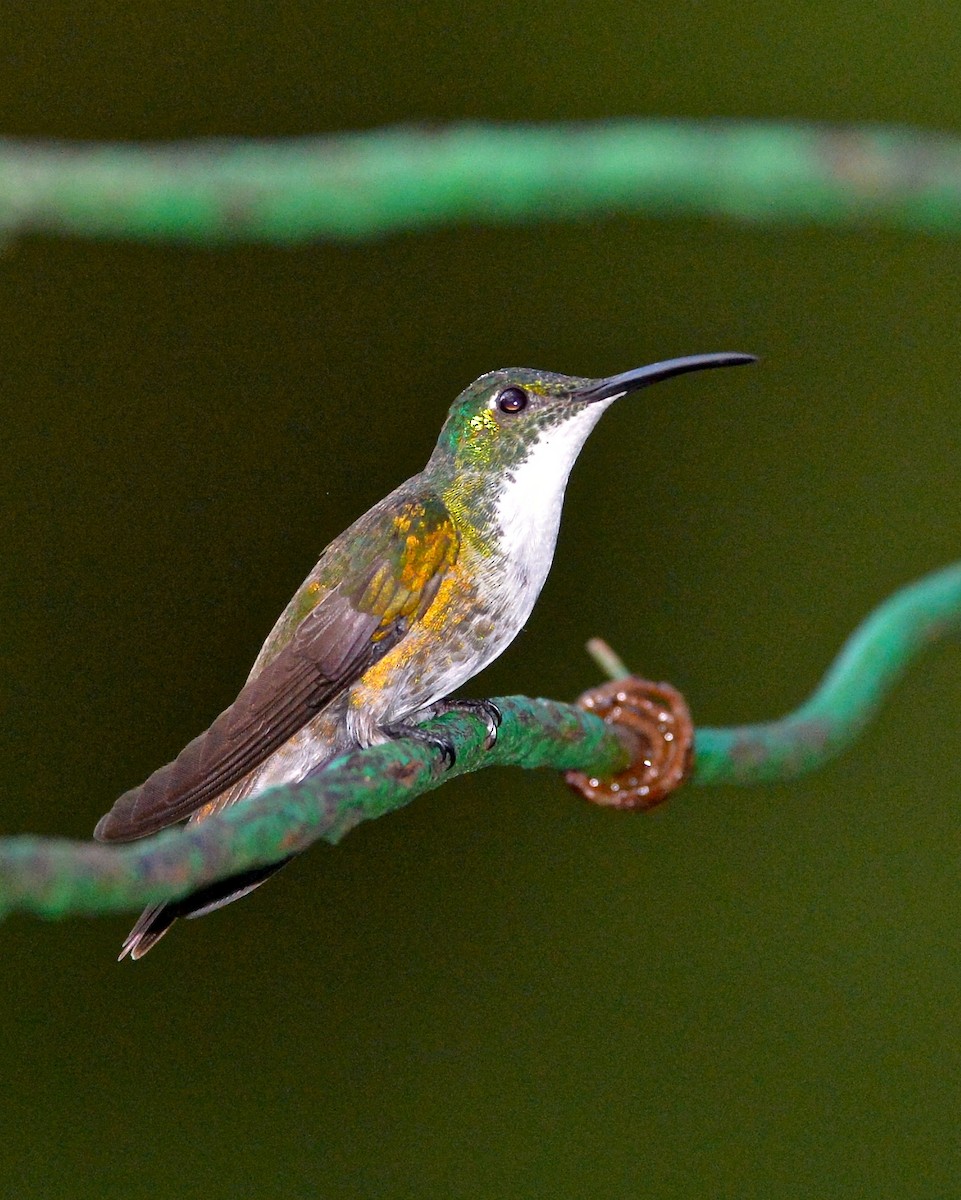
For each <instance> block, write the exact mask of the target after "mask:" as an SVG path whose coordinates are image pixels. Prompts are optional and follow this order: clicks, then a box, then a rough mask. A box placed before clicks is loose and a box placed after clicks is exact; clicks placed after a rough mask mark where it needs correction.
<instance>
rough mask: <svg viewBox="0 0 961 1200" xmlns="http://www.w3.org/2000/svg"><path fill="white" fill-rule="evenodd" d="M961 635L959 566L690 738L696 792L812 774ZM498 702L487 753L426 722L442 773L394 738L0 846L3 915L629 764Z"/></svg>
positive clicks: (539, 716) (130, 895)
mask: <svg viewBox="0 0 961 1200" xmlns="http://www.w3.org/2000/svg"><path fill="white" fill-rule="evenodd" d="M959 630H961V563H959V564H956V565H954V566H951V567H948V568H946V569H944V570H942V571H938V572H935V573H934V574H932V575H928V576H926V577H925V578H924V579H921V580H919V581H918V582H916V583H914V584H911V585H910V586H909V587H906V588H904V589H903V590H902V591H900V592H897V593H895V594H894V595H893V596H892V597H890V598H889V599H888V600H886V601H885V602H884V603H883V604H881V605H880V606H879V607H878V608H877V609H876V610H875V611H874V612H873V613H872V614H871V615H870V616H869V617H868V618H867V620H866V621H864V623H863V624H862V625H861V626H860V627H859V628H858V629H857V630H856V631H855V632H854V634H853V635H852V636H851V637H850V638H849V639H848V642H847V644H846V645H845V646H844V647H843V649H842V650H841V653H840V654H839V655H838V657H837V659H836V660H835V662H834V664H833V666H832V667H831V669H830V670H829V671H828V673H827V675H826V676H825V678H824V680H823V682H822V683H821V685H820V686H819V687H818V688H817V690H816V691H815V693H814V694H813V696H811V698H810V699H809V700H807V701H806V702H805V703H804V704H802V705H801V707H800V708H798V709H797V710H796V711H795V712H793V713H791V714H789V715H788V716H786V717H784V718H782V719H781V720H779V721H772V722H768V723H765V724H759V725H747V726H740V727H736V728H732V729H701V730H698V731H696V734H695V742H694V746H695V751H694V775H693V780H694V782H695V783H700V784H724V783H733V784H747V783H771V782H775V781H781V780H786V779H793V778H795V777H796V776H798V775H800V774H802V773H804V772H806V771H812V770H815V769H816V768H818V767H821V766H823V765H824V764H825V763H826V762H828V761H829V760H830V759H831V758H832V757H834V756H835V755H836V754H838V753H840V751H841V750H843V749H844V748H845V747H846V746H848V745H849V744H850V743H851V742H852V741H854V739H855V738H856V737H857V736H858V734H860V733H861V731H862V730H863V729H864V727H865V726H866V724H867V723H868V721H869V720H870V719H871V717H872V716H873V715H874V713H875V712H876V710H877V708H878V706H879V704H880V703H881V701H882V699H883V698H884V696H885V695H886V694H887V693H888V692H889V691H890V690H891V688H892V687H893V686H894V684H895V683H896V682H897V680H898V679H899V678H900V676H901V675H902V674H903V672H904V671H905V670H906V669H907V667H908V666H909V665H910V664H911V663H912V662H913V661H914V659H915V658H916V657H917V656H918V654H919V653H920V651H921V650H923V649H924V648H925V647H926V646H929V645H933V644H934V643H936V642H938V641H941V640H944V639H945V638H947V637H950V636H954V635H955V634H956V633H957V632H958V631H959ZM615 665H616V664H615ZM495 703H496V704H497V705H498V706H499V707H500V709H501V712H502V714H503V718H504V719H503V723H502V725H501V728H500V733H499V736H498V739H497V743H496V745H495V746H494V747H493V748H492V749H491V750H485V749H484V739H485V736H486V729H485V727H484V725H483V722H481V721H480V720H478V719H477V718H476V717H472V716H466V715H463V714H456V713H451V714H448V715H447V716H444V717H439V718H437V721H436V724H437V725H438V727H440V728H443V730H444V733H445V734H446V735H447V736H448V737H450V738H451V740H452V742H453V744H454V746H455V748H456V751H457V761H456V763H455V765H454V766H453V767H452V768H451V769H450V770H443V769H438V760H437V755H436V752H434V751H432V750H429V749H426V748H425V747H424V746H423V745H421V744H420V743H418V742H412V741H397V742H393V743H391V744H389V745H386V746H377V747H373V748H372V749H369V750H358V751H356V752H355V753H353V754H351V755H349V756H347V757H345V758H343V759H340V760H339V761H338V762H337V763H334V764H331V766H330V767H329V768H328V769H327V770H326V771H325V772H323V773H322V774H321V775H320V776H318V777H317V778H316V779H314V780H312V781H311V782H310V783H309V784H306V783H305V784H295V785H293V786H291V787H283V788H275V789H273V790H271V791H268V792H263V793H261V794H260V795H258V796H255V797H253V798H252V799H250V800H247V801H245V802H244V803H243V804H239V805H237V806H236V807H234V808H231V809H228V810H227V811H225V812H223V813H220V814H218V815H217V816H214V817H211V818H210V819H209V820H207V821H204V822H203V823H201V824H195V825H187V826H181V827H179V828H176V829H172V830H168V831H166V832H164V833H160V834H157V835H156V836H155V837H152V838H146V839H144V840H143V841H141V842H134V843H131V844H129V845H125V846H104V845H99V844H96V843H92V842H72V841H64V840H59V839H55V838H38V837H30V836H24V837H11V838H4V839H0V912H9V911H13V910H16V909H21V910H24V911H28V912H33V913H38V914H40V915H43V916H47V917H62V916H66V915H69V914H72V913H86V914H95V913H107V912H116V911H120V910H124V909H133V908H139V907H141V906H142V905H143V904H145V903H149V902H153V901H157V900H162V899H167V898H170V897H174V896H181V895H184V894H186V893H187V892H189V891H192V890H193V889H194V888H195V887H197V886H199V885H201V884H204V883H208V882H210V881H211V880H213V879H217V878H220V877H222V876H225V875H229V874H233V873H234V872H236V871H240V870H244V869H246V868H248V867H251V866H256V865H259V864H262V863H267V862H271V861H276V860H277V859H278V858H281V857H283V856H285V855H288V854H291V853H293V852H294V851H297V850H302V849H304V848H306V847H307V846H309V845H310V844H311V843H313V842H315V841H318V840H321V839H323V840H325V841H329V842H337V841H339V840H340V838H342V837H343V836H344V834H346V833H347V832H349V830H351V829H352V828H353V827H354V826H355V825H358V824H359V823H360V822H361V821H365V820H372V819H373V818H375V817H380V816H384V815H385V814H386V813H389V812H393V811H394V810H396V809H398V808H401V807H403V806H404V805H406V804H408V803H409V802H410V801H411V800H413V799H414V798H415V797H416V796H418V795H420V794H421V793H423V792H426V791H430V790H432V789H433V788H436V787H438V786H440V784H441V783H443V782H445V781H446V780H447V779H450V778H453V777H455V776H457V775H462V774H465V773H467V772H469V771H475V770H479V769H480V768H482V767H486V766H520V767H551V768H554V769H557V770H564V769H569V768H579V769H582V770H585V771H589V772H592V773H594V774H598V775H604V774H607V773H609V772H611V771H616V770H619V769H621V768H622V767H624V766H625V765H626V757H627V756H626V752H625V749H624V746H623V745H622V743H621V742H620V741H619V739H618V737H617V735H616V734H615V733H614V732H613V730H612V729H611V727H610V726H607V725H605V724H603V723H602V722H601V721H600V719H599V718H598V717H596V716H594V715H592V714H591V713H587V712H584V711H582V710H581V709H579V708H576V707H574V706H572V705H566V704H559V703H555V702H553V701H550V700H528V699H526V698H524V697H521V696H514V697H509V698H507V699H499V700H497V701H495ZM621 819H623V820H628V819H630V818H629V816H628V815H627V814H624V815H623V816H622V817H621Z"/></svg>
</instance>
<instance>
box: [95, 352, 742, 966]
mask: <svg viewBox="0 0 961 1200" xmlns="http://www.w3.org/2000/svg"><path fill="white" fill-rule="evenodd" d="M754 361H756V360H755V358H754V357H753V356H752V355H749V354H736V353H720V354H698V355H690V356H688V357H684V358H673V359H669V360H667V361H665V362H658V363H654V364H653V365H651V366H646V367H640V368H637V369H635V370H632V371H626V372H624V373H623V374H620V375H612V376H610V377H609V378H606V379H588V378H582V377H579V376H571V375H560V374H555V373H552V372H547V371H537V370H532V369H529V368H509V369H505V370H499V371H491V372H489V373H488V374H486V375H482V376H481V377H480V378H479V379H477V380H475V382H474V383H472V384H471V385H470V386H469V387H468V388H467V389H466V390H465V391H463V392H462V393H461V394H460V395H459V396H458V397H457V399H456V400H455V401H454V403H453V405H452V406H451V409H450V411H449V413H448V415H447V419H446V421H445V422H444V425H443V428H442V429H441V432H440V436H439V438H438V441H437V445H436V447H435V448H434V451H433V453H432V454H431V456H430V460H429V461H428V463H427V466H426V467H425V468H424V470H423V471H421V472H420V474H418V475H414V476H413V477H412V478H411V479H408V480H407V482H406V483H402V484H401V485H400V487H398V488H397V489H396V490H395V491H393V492H391V493H390V495H389V496H387V497H386V498H385V499H383V500H381V501H380V502H379V503H378V504H375V505H374V507H373V508H371V509H370V511H369V512H367V513H365V514H364V515H363V516H362V517H360V518H359V519H358V520H357V521H355V522H354V523H353V525H351V526H350V528H349V529H347V530H346V531H345V532H344V533H342V534H341V535H340V536H339V537H337V538H335V539H334V541H332V542H331V543H330V545H329V546H328V547H327V548H326V550H324V552H323V553H322V554H321V556H320V561H319V562H318V563H317V565H316V566H315V567H314V569H313V570H312V571H311V572H310V574H309V575H308V576H307V578H306V579H305V580H304V582H303V583H302V584H301V586H300V587H299V588H298V590H297V591H296V592H295V594H294V596H293V599H292V600H291V601H290V603H289V604H288V605H287V607H286V609H285V610H284V611H283V613H282V614H281V616H280V618H279V619H278V621H277V623H276V624H275V625H274V628H273V630H272V631H271V633H270V636H269V637H268V638H267V640H266V642H265V643H264V646H263V649H262V650H261V651H260V654H259V655H258V656H257V659H256V661H255V663H254V665H253V668H252V670H251V672H250V675H249V677H248V679H247V682H246V684H245V685H244V686H243V688H242V689H241V691H240V693H239V695H238V696H237V698H236V700H235V701H234V702H233V703H232V704H231V705H230V706H229V708H227V709H225V711H224V712H222V713H221V714H220V716H219V717H217V718H216V720H215V721H214V722H213V724H212V725H211V726H210V728H209V729H207V731H206V732H205V733H202V734H200V736H199V737H196V738H194V740H193V741H192V742H190V743H189V744H188V745H187V746H186V747H185V748H184V749H183V750H182V751H181V752H180V754H179V755H178V756H177V757H176V758H175V759H174V760H173V761H172V762H170V763H168V764H167V765H166V766H163V767H161V768H160V769H159V770H157V771H155V772H154V773H153V774H152V775H151V776H150V777H149V778H148V779H147V780H146V781H145V782H144V783H142V784H141V785H140V786H139V787H136V788H133V789H132V790H130V791H128V792H125V793H124V794H123V795H122V796H120V798H119V799H118V800H117V801H116V803H115V804H114V805H113V807H112V808H111V809H110V811H109V812H108V813H107V814H106V815H105V816H104V817H103V818H101V820H100V821H99V823H98V824H97V827H96V829H95V831H94V836H95V837H96V838H97V839H98V840H99V841H102V842H129V841H133V840H135V839H137V838H141V837H146V836H148V835H150V834H153V833H156V832H157V831H158V830H161V829H164V828H166V827H167V826H169V825H173V824H176V823H178V822H181V821H184V820H186V821H189V822H194V821H203V820H205V819H206V818H208V817H210V816H212V815H213V814H214V813H217V812H220V811H221V810H222V809H225V808H227V807H228V806H229V805H232V804H239V803H243V802H244V801H245V800H248V799H249V798H250V797H252V796H255V795H257V794H258V793H259V792H262V791H264V790H265V789H267V788H271V787H277V786H279V785H282V784H287V783H295V782H299V781H302V780H305V779H308V778H310V777H311V776H314V775H316V774H317V773H318V772H319V771H321V770H323V769H324V767H325V766H326V765H327V764H328V763H330V762H331V761H332V760H333V759H335V758H338V757H339V756H341V755H343V754H345V753H347V752H348V751H350V750H353V749H357V748H361V747H366V746H374V745H377V744H380V743H383V742H386V741H389V740H391V739H393V738H397V737H412V738H415V739H417V740H421V741H426V742H427V743H429V744H430V745H432V746H434V747H435V748H437V749H438V750H439V751H440V753H441V755H442V756H443V757H444V758H445V760H446V761H447V762H451V761H452V760H453V747H452V746H451V745H450V744H449V743H447V742H445V740H444V739H443V737H440V736H438V735H437V734H436V733H431V732H429V731H427V730H425V729H422V728H421V727H420V726H421V722H423V721H424V720H426V719H427V718H429V717H431V716H435V715H438V714H439V713H441V712H447V711H451V710H452V709H460V710H465V709H466V710H468V711H474V712H475V713H477V714H478V715H479V716H481V717H482V718H483V720H484V721H485V723H486V727H487V743H488V745H491V744H493V741H494V740H495V739H496V736H497V725H498V723H499V719H500V714H499V713H498V712H497V710H496V708H495V707H494V706H493V705H492V704H491V703H490V702H489V701H476V700H475V701H471V700H462V701H456V700H454V701H451V700H446V699H445V698H446V697H448V696H449V695H450V693H451V692H452V691H453V690H454V689H455V688H458V687H459V686H460V685H461V684H463V683H464V682H466V681H467V680H468V679H470V678H472V677H473V676H474V675H476V674H477V673H478V672H479V671H481V670H482V669H483V668H484V667H486V666H487V665H488V664H489V663H491V662H492V661H493V660H494V659H495V658H497V657H498V655H500V654H501V653H502V652H503V651H504V650H505V649H506V648H507V646H508V645H509V644H510V643H511V642H512V641H513V640H514V638H515V637H516V636H517V634H518V633H519V632H520V631H521V629H522V628H523V627H524V624H525V623H526V621H527V619H528V617H529V616H530V614H531V611H532V609H533V607H534V604H535V602H536V600H537V597H538V595H539V594H540V591H541V588H542V587H543V586H544V582H545V580H546V579H547V575H548V572H549V570H550V567H551V562H552V560H553V557H554V547H555V545H556V542H557V533H558V527H559V524H560V517H561V508H562V505H563V501H564V492H565V489H566V487H567V480H568V477H569V475H570V472H571V468H572V467H573V465H574V462H575V460H576V458H577V456H578V454H579V453H580V450H581V448H582V446H583V445H584V442H585V441H586V439H587V437H588V435H589V434H590V432H591V430H592V429H593V428H594V426H595V425H596V424H597V422H598V420H599V419H600V417H601V415H602V414H603V413H604V412H605V410H606V409H608V408H609V407H610V406H611V405H612V404H613V403H614V401H615V400H618V399H620V398H621V397H622V396H625V395H627V394H628V393H631V392H637V391H639V390H641V389H642V388H646V387H649V386H650V385H651V384H654V383H657V382H659V381H661V380H664V379H670V378H671V377H672V376H675V375H683V374H685V373H686V372H688V371H702V370H706V369H709V368H714V367H733V366H739V365H742V364H745V363H751V362H754ZM290 857H293V856H290ZM290 857H287V858H283V859H281V860H280V861H278V862H275V863H270V864H268V865H267V866H262V867H255V868H253V869H251V870H247V871H243V872H240V873H238V874H235V875H233V876H230V877H229V878H227V879H223V880H219V881H217V882H215V883H212V884H209V885H207V886H205V887H202V888H200V889H198V890H196V891H194V892H192V893H191V894H190V895H188V896H186V897H184V898H182V899H179V900H173V901H166V902H164V903H160V904H152V905H151V906H150V907H149V908H147V909H146V910H145V911H144V913H143V914H142V916H141V917H140V918H139V920H138V921H137V923H136V924H135V925H134V927H133V929H132V930H131V931H130V934H129V935H128V937H127V939H126V941H125V942H124V944H123V949H122V951H121V954H120V957H121V959H122V958H124V957H126V956H127V955H129V956H130V958H131V959H139V958H142V957H143V955H144V954H146V953H147V951H148V950H150V949H151V947H153V946H154V945H156V943H157V942H158V941H159V940H160V938H161V937H163V935H164V934H165V933H166V932H167V930H168V929H169V928H170V926H171V925H172V924H173V923H174V921H176V920H177V918H178V917H199V916H203V915H205V914H206V913H209V912H213V911H214V910H215V909H218V908H221V907H223V906H224V905H225V904H229V903H231V902H232V901H234V900H237V899H239V898H240V897H241V896H244V895H246V894H247V893H248V892H251V891H253V890H254V888H256V887H259V886H260V884H262V883H263V882H264V881H265V880H266V879H268V878H269V877H270V876H271V875H273V874H274V873H275V872H276V871H278V870H280V868H281V867H283V866H284V865H285V864H286V863H287V862H289V861H290Z"/></svg>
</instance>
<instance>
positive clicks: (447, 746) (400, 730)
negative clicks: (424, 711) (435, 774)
mask: <svg viewBox="0 0 961 1200" xmlns="http://www.w3.org/2000/svg"><path fill="white" fill-rule="evenodd" d="M384 733H386V734H387V735H388V736H389V737H392V738H410V739H411V741H414V742H420V744H421V745H422V746H429V747H430V748H431V749H432V750H436V751H437V752H438V753H439V754H440V756H441V760H442V766H443V768H444V770H445V771H449V770H450V768H451V767H452V766H453V765H454V763H455V762H457V751H456V750H455V749H454V743H453V742H452V741H451V740H450V738H446V737H444V735H443V734H440V733H432V732H430V731H428V730H426V729H422V728H421V726H420V725H385V726H384Z"/></svg>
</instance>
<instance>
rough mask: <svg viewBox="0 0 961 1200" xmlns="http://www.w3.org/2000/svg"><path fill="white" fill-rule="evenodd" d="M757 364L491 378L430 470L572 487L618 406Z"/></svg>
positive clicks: (745, 359)
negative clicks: (606, 417)
mask: <svg viewBox="0 0 961 1200" xmlns="http://www.w3.org/2000/svg"><path fill="white" fill-rule="evenodd" d="M754 361H756V360H755V359H754V357H753V356H752V355H750V354H695V355H691V356H689V357H687V358H673V359H670V360H668V361H667V362H660V363H654V364H653V365H652V366H648V367H639V368H636V369H635V370H633V371H625V372H624V373H623V374H622V375H612V376H610V377H609V378H607V379H584V378H581V377H579V376H574V375H557V374H554V373H552V372H549V371H535V370H531V369H530V368H527V367H510V368H506V369H504V370H501V371H491V372H489V374H487V375H482V376H481V377H480V379H477V380H475V381H474V382H473V383H472V384H471V385H470V387H468V388H467V389H466V390H465V391H463V392H461V394H460V395H459V396H458V397H457V399H456V400H455V401H454V403H453V405H452V407H451V410H450V413H449V414H448V417H447V420H446V421H445V423H444V427H443V429H442V430H441V434H440V438H439V439H438V442H437V448H436V449H435V451H434V454H433V457H432V458H431V464H432V465H440V463H444V464H446V465H448V466H449V465H453V467H454V470H455V472H456V473H457V474H458V475H466V474H471V473H479V474H483V475H488V476H490V475H498V474H500V473H502V472H511V473H516V471H517V470H518V469H519V468H520V467H521V466H522V465H524V464H529V466H530V467H531V468H534V467H535V465H536V468H537V469H536V470H528V471H526V472H525V474H527V475H531V476H532V477H533V476H535V475H536V476H538V477H539V478H541V477H542V478H543V479H544V482H545V484H548V483H549V482H550V481H553V480H554V479H556V480H557V481H558V483H559V484H560V486H561V487H563V485H564V483H565V482H566V480H567V476H568V474H569V473H570V469H571V467H572V466H573V463H574V460H575V459H576V457H577V455H578V453H579V451H580V449H581V447H582V446H583V445H584V442H585V440H586V439H587V435H588V434H589V433H590V432H591V430H592V429H593V428H594V426H595V425H596V424H597V421H598V420H599V418H600V416H601V414H602V413H603V412H604V410H605V409H607V408H608V407H609V406H610V405H611V404H613V402H614V401H615V400H618V399H620V397H621V396H625V395H627V393H628V392H636V391H639V390H640V389H641V388H645V387H649V386H650V385H651V384H652V383H657V382H658V381H659V380H662V379H669V378H671V376H673V375H683V374H685V373H686V372H688V371H702V370H706V369H708V368H712V367H734V366H739V365H741V364H742V363H750V362H754Z"/></svg>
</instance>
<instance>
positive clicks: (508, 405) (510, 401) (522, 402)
mask: <svg viewBox="0 0 961 1200" xmlns="http://www.w3.org/2000/svg"><path fill="white" fill-rule="evenodd" d="M497 407H498V408H499V409H500V410H501V412H502V413H519V412H521V411H522V409H525V408H526V407H527V393H526V392H525V391H524V390H523V389H522V388H518V387H509V388H504V390H503V391H502V392H501V394H500V395H499V396H498V397H497Z"/></svg>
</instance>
